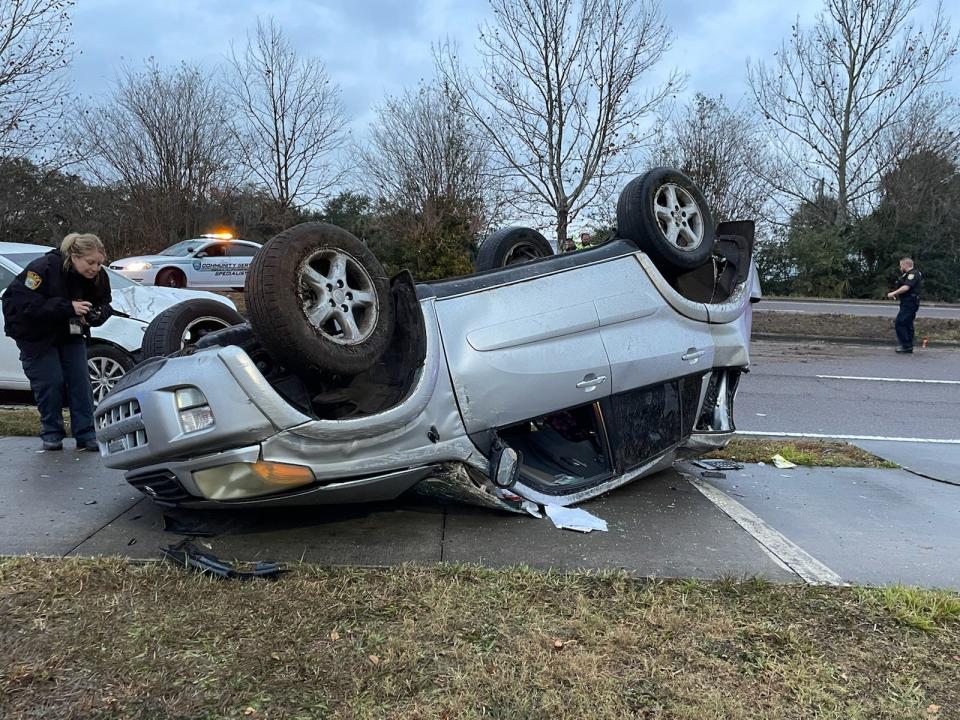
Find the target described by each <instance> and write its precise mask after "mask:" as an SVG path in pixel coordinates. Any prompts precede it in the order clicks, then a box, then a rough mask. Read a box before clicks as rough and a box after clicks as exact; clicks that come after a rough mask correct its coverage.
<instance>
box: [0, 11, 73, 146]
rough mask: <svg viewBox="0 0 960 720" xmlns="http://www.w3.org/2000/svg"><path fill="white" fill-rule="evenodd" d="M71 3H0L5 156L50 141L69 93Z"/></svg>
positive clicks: (0, 128) (0, 135)
mask: <svg viewBox="0 0 960 720" xmlns="http://www.w3.org/2000/svg"><path fill="white" fill-rule="evenodd" d="M71 5H73V2H72V0H2V2H0V156H10V155H19V156H25V155H27V154H29V153H30V152H31V151H32V150H35V149H36V148H37V147H39V146H40V145H42V144H44V143H45V142H47V141H48V140H49V134H48V130H49V126H50V125H51V124H52V123H53V122H55V120H56V118H57V117H59V114H60V108H61V103H62V100H63V96H64V93H65V82H64V78H63V69H64V68H65V67H66V66H67V64H68V63H69V61H70V55H71V54H70V46H71V43H70V39H69V35H68V31H69V29H70V17H69V8H70V6H71Z"/></svg>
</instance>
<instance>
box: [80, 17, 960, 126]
mask: <svg viewBox="0 0 960 720" xmlns="http://www.w3.org/2000/svg"><path fill="white" fill-rule="evenodd" d="M790 5H791V7H790V9H785V8H784V7H781V6H780V3H777V2H771V1H770V0H672V1H671V2H669V3H664V9H663V13H664V16H665V18H666V22H667V24H668V25H669V26H670V28H671V29H672V31H673V33H674V44H673V47H672V49H671V51H670V54H669V55H668V56H667V57H666V58H665V60H664V62H663V64H662V67H661V69H662V71H663V72H664V73H666V72H667V70H668V69H670V68H678V69H680V70H681V71H683V72H685V73H686V74H687V91H686V92H687V94H692V93H694V92H698V91H699V92H703V93H705V94H708V95H718V94H723V95H724V97H725V98H727V100H728V102H729V103H730V104H732V105H735V104H737V103H738V102H739V101H741V100H742V99H743V98H744V97H745V93H746V83H745V80H744V75H745V73H744V69H745V66H746V63H747V61H748V59H753V60H756V59H761V58H770V57H771V55H772V53H773V52H774V51H775V50H776V48H777V46H778V45H779V44H780V42H781V41H782V40H783V38H784V37H786V35H787V33H788V32H789V29H790V25H791V24H792V23H793V21H794V19H795V18H797V17H799V19H800V22H801V24H809V23H811V22H812V20H813V18H814V17H815V15H816V13H817V12H818V11H819V9H820V7H821V6H822V0H794V2H793V3H791V4H790ZM934 7H935V2H934V0H921V13H920V14H919V15H918V19H919V20H922V19H923V17H924V16H927V15H929V14H930V13H932V11H933V8H934ZM258 16H259V17H263V18H266V17H268V16H273V17H274V18H275V20H276V21H277V23H278V25H279V26H280V27H281V28H282V29H283V31H284V33H285V34H286V35H287V36H288V37H289V38H290V40H291V41H292V42H293V43H294V45H295V46H296V47H297V48H298V49H299V50H300V51H302V52H303V53H309V54H313V55H316V56H317V57H319V58H320V59H321V60H322V61H323V62H324V63H325V64H326V66H327V70H328V71H329V73H330V75H331V76H332V78H333V79H334V81H335V82H337V83H338V84H339V85H340V87H341V89H342V91H343V98H344V102H345V104H346V107H347V111H348V113H349V114H350V116H351V118H352V119H353V120H354V125H353V127H354V132H360V133H362V132H363V128H364V127H365V126H366V124H367V122H369V120H370V118H371V110H372V108H373V106H374V105H376V104H378V103H380V102H381V101H382V100H383V98H384V96H385V94H386V93H389V94H398V93H399V92H401V91H402V90H403V88H404V87H412V86H415V85H416V83H417V81H418V80H419V79H421V78H424V79H429V78H431V77H432V76H433V61H432V55H431V44H434V43H436V42H437V41H439V40H441V39H443V38H446V37H450V38H451V39H454V40H456V41H457V42H458V43H459V44H460V45H461V47H463V48H465V49H466V48H472V47H473V46H474V42H475V38H476V36H477V26H478V24H479V23H480V22H481V21H483V20H484V19H485V18H486V17H487V16H488V6H487V2H486V0H202V1H201V0H78V1H77V3H76V5H75V6H74V7H73V9H72V17H73V40H74V42H75V47H76V49H77V50H78V51H79V54H78V55H77V57H76V58H75V61H74V64H73V67H72V73H73V78H74V80H75V83H76V85H75V86H76V89H77V91H78V92H79V93H81V94H82V95H97V94H100V93H102V92H103V91H104V90H105V89H106V88H107V87H108V86H109V83H110V82H111V80H112V79H113V78H114V76H115V73H116V69H117V67H118V66H120V65H121V64H123V63H129V64H132V65H134V66H137V65H141V64H142V63H143V61H144V60H145V59H147V58H149V57H153V58H155V59H156V60H157V61H158V62H159V63H160V64H161V65H165V66H168V65H174V64H176V63H178V62H180V61H186V62H188V63H191V64H198V65H200V66H201V67H213V66H214V65H215V64H217V63H218V62H219V61H221V60H222V58H223V57H224V56H225V54H227V53H228V52H229V49H230V44H231V42H233V43H235V44H237V45H238V46H240V45H242V44H243V43H244V42H245V36H246V33H247V32H248V31H249V30H250V29H251V28H253V27H255V25H256V19H257V17H258ZM956 74H957V67H956V64H955V66H954V72H953V75H954V79H953V80H952V82H951V83H950V87H951V88H952V89H953V91H954V92H957V91H958V88H960V83H958V81H957V79H956Z"/></svg>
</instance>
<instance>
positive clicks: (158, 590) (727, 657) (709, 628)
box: [0, 558, 960, 720]
mask: <svg viewBox="0 0 960 720" xmlns="http://www.w3.org/2000/svg"><path fill="white" fill-rule="evenodd" d="M904 592H907V591H906V590H905V591H904ZM886 593H887V591H885V590H871V589H862V588H858V589H852V588H817V587H806V586H775V585H771V584H768V583H766V582H762V581H758V580H747V581H744V582H734V581H722V582H700V581H693V580H690V581H651V580H640V579H634V578H631V577H629V576H626V575H623V574H554V573H543V572H536V571H532V570H529V569H523V568H518V569H509V570H501V571H495V570H488V569H480V568H476V567H464V566H440V567H433V568H418V567H412V566H404V567H397V568H390V569H355V568H354V569H320V568H314V567H306V566H304V567H296V568H293V570H292V571H291V572H289V573H288V574H286V575H284V576H283V577H282V578H281V579H280V580H279V581H278V582H275V583H270V582H260V581H255V582H249V583H239V582H229V581H217V580H213V579H208V578H204V577H199V576H196V575H192V574H188V573H187V572H185V571H184V570H182V569H180V568H177V567H174V566H172V565H169V564H150V565H133V564H128V563H126V562H124V561H122V560H118V559H97V560H79V559H70V560H65V561H48V560H39V559H30V558H18V559H7V560H2V561H0V658H2V660H0V715H2V716H3V717H5V718H9V719H11V720H14V719H18V718H33V717H57V718H99V717H110V718H155V719H163V718H200V717H202V718H243V717H254V718H387V717H390V718H453V717H456V718H481V717H483V718H564V717H570V718H574V717H577V718H582V717H589V718H617V719H619V718H627V717H630V718H676V719H680V720H685V719H690V720H693V719H696V720H703V719H705V718H765V719H773V720H777V719H780V718H784V719H786V718H797V719H800V718H804V719H806V718H812V717H816V718H837V719H840V718H843V719H844V720H849V719H851V718H854V719H856V718H862V719H866V718H898V719H899V718H921V717H930V716H931V715H935V716H936V717H940V718H951V717H952V718H956V717H958V715H957V712H958V709H960V684H958V683H957V681H956V677H957V675H956V669H957V663H958V658H960V655H958V653H960V620H958V617H957V613H956V604H957V603H958V597H957V596H956V595H954V594H950V593H944V592H936V591H927V590H915V589H910V590H909V593H910V594H911V595H912V596H913V597H914V598H916V599H917V600H918V602H919V603H920V604H922V605H923V606H924V607H933V606H938V607H948V606H949V607H952V608H953V610H951V611H949V612H943V611H940V612H938V613H936V614H931V615H929V617H928V620H929V629H928V630H920V629H917V626H916V624H915V623H912V622H909V621H908V620H905V618H904V617H901V615H900V612H899V610H898V608H900V607H901V606H902V603H901V602H900V600H897V599H894V600H892V601H891V600H890V599H889V598H888V597H887V595H886Z"/></svg>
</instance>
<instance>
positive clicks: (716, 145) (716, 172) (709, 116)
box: [650, 93, 772, 220]
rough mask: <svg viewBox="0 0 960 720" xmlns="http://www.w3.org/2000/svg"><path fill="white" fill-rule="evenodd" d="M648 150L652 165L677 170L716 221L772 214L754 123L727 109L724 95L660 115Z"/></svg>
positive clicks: (761, 146) (764, 159) (761, 147)
mask: <svg viewBox="0 0 960 720" xmlns="http://www.w3.org/2000/svg"><path fill="white" fill-rule="evenodd" d="M652 147H653V149H652V150H651V152H650V161H651V164H653V165H669V166H672V167H677V168H679V169H681V170H682V171H683V172H684V173H685V174H686V175H688V176H689V177H690V179H691V180H693V181H694V182H695V183H696V184H697V186H698V187H699V188H700V190H701V192H703V196H704V199H705V200H706V201H707V205H708V206H709V207H710V209H711V210H712V211H713V215H714V217H715V218H717V219H718V220H736V219H744V218H750V219H764V218H767V217H768V216H769V215H771V214H772V208H771V207H770V188H769V185H768V184H767V181H766V180H765V179H764V177H765V176H766V175H767V174H768V173H769V170H768V169H767V168H766V164H767V154H768V152H767V149H766V145H765V143H764V142H763V141H762V140H761V139H760V137H759V134H758V128H757V123H756V121H755V118H754V117H753V116H752V115H751V113H749V112H747V111H744V110H733V109H731V108H730V107H728V106H727V104H726V103H725V102H724V100H723V97H722V96H721V97H717V98H711V97H707V96H706V95H703V94H700V93H698V94H697V95H696V96H695V97H694V99H693V100H692V101H691V102H690V103H689V104H687V105H686V107H685V108H683V110H682V111H680V112H679V113H677V112H674V113H671V114H668V115H666V116H663V117H662V118H661V120H660V122H659V129H658V132H657V136H656V141H655V142H654V143H653V146H652Z"/></svg>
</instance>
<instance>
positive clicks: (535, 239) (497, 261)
mask: <svg viewBox="0 0 960 720" xmlns="http://www.w3.org/2000/svg"><path fill="white" fill-rule="evenodd" d="M550 255H553V248H552V247H550V243H549V242H548V241H547V239H546V238H545V237H544V236H543V235H541V234H540V233H538V232H537V231H536V230H532V229H530V228H526V227H508V228H503V229H502V230H498V231H497V232H495V233H493V234H492V235H488V236H487V238H486V239H485V240H484V241H483V242H482V243H481V244H480V249H479V250H478V251H477V262H476V268H477V270H493V269H494V268H501V267H507V266H508V265H516V264H517V263H524V262H530V261H531V260H536V259H537V258H542V257H549V256H550Z"/></svg>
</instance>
